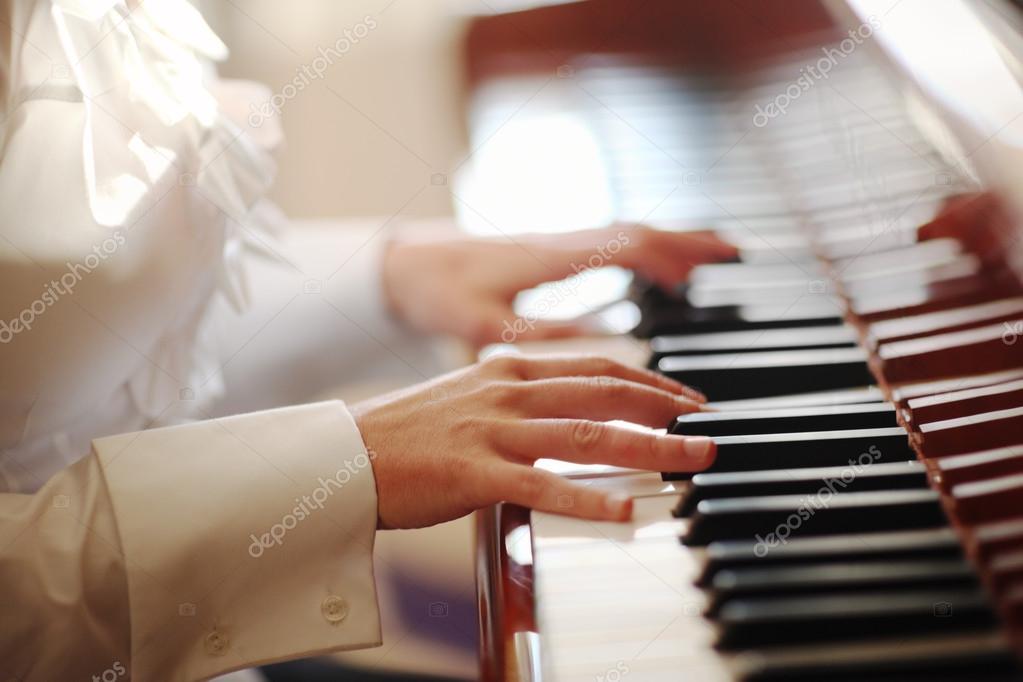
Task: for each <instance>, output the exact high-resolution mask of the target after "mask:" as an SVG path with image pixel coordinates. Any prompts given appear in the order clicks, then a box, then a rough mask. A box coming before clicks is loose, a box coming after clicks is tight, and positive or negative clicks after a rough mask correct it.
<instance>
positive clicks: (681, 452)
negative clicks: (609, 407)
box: [494, 419, 717, 471]
mask: <svg viewBox="0 0 1023 682" xmlns="http://www.w3.org/2000/svg"><path fill="white" fill-rule="evenodd" d="M494 446H495V447H496V448H497V449H498V450H499V451H500V452H501V453H502V454H503V455H505V456H508V457H512V458H514V459H517V460H520V461H523V462H530V463H532V462H534V461H536V460H537V459H539V458H541V457H550V458H553V459H561V460H565V461H568V462H577V463H579V464H609V465H611V466H619V467H627V468H630V469H647V470H650V471H702V470H703V469H706V468H707V467H708V466H710V465H711V464H712V463H713V462H714V456H715V454H716V451H717V448H716V446H715V445H714V441H712V440H711V439H710V438H707V437H706V436H675V435H665V434H661V433H656V432H653V431H639V430H636V429H630V428H627V427H624V426H620V425H617V424H606V423H604V422H596V421H587V420H577V419H526V420H521V421H518V422H514V423H513V424H512V425H509V426H508V427H507V428H504V429H500V430H499V431H497V432H496V433H495V434H494Z"/></svg>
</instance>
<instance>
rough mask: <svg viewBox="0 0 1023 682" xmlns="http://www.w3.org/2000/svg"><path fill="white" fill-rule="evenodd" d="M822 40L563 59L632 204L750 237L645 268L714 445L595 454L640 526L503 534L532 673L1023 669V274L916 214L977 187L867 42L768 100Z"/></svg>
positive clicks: (974, 674) (649, 294)
mask: <svg viewBox="0 0 1023 682" xmlns="http://www.w3.org/2000/svg"><path fill="white" fill-rule="evenodd" d="M832 47H835V46H832ZM812 54H814V55H819V48H818V49H815V50H814V52H813V53H812ZM808 59H809V56H808V54H807V53H806V52H802V51H800V52H795V53H792V54H789V55H786V56H785V57H784V58H781V59H777V60H775V61H773V62H772V63H770V64H768V65H766V66H761V67H759V68H757V69H753V70H750V71H748V72H746V73H744V74H742V75H741V76H736V75H734V74H730V75H729V76H728V77H727V78H724V79H715V78H709V77H707V75H706V74H700V75H696V74H693V73H690V72H684V71H680V70H673V69H671V68H669V67H662V66H650V65H635V64H633V65H629V64H613V65H602V66H599V67H593V68H589V69H580V70H577V71H576V72H575V73H574V75H573V78H574V79H575V80H576V82H577V84H578V86H579V87H580V88H581V89H582V90H583V91H584V92H585V93H586V95H587V96H586V97H583V98H581V99H580V100H579V101H578V102H577V104H576V105H575V106H577V110H576V111H575V112H574V113H575V115H577V116H578V117H579V118H580V120H585V121H587V122H588V124H589V125H591V126H592V127H593V129H594V130H596V131H598V134H597V136H598V137H599V139H600V140H601V141H602V148H601V157H602V158H603V159H604V164H605V165H606V169H607V174H608V177H609V178H610V181H609V184H610V187H611V193H612V195H613V201H612V205H613V207H614V212H615V216H616V217H617V218H618V219H620V220H623V221H632V222H644V223H650V224H654V225H662V226H673V227H675V228H676V229H680V225H681V224H682V221H685V224H687V225H689V224H692V225H693V226H695V227H702V226H714V227H715V228H716V229H717V230H718V231H719V233H721V234H722V235H724V236H725V237H726V238H728V239H730V240H732V241H734V242H735V243H737V244H739V245H740V251H741V259H740V262H735V263H724V264H718V265H708V266H701V267H699V268H697V269H696V270H695V271H694V272H693V276H692V278H691V280H690V282H688V283H687V284H686V285H685V286H682V287H679V289H678V290H677V291H673V292H665V291H662V290H659V289H656V288H653V287H650V286H647V285H644V284H643V283H641V282H638V283H635V284H634V287H633V300H634V301H635V303H636V305H637V306H638V308H639V311H640V322H639V324H638V326H637V327H636V328H635V329H634V330H633V333H634V334H635V335H636V336H639V337H641V338H643V339H646V341H647V343H648V344H649V351H650V352H649V355H648V366H649V367H651V368H652V369H655V370H657V371H659V372H661V373H663V374H665V375H668V376H671V377H672V378H675V379H678V380H679V381H682V382H684V383H686V384H689V385H691V386H693V387H695V388H697V389H700V390H701V391H703V392H704V393H705V394H706V395H707V396H708V397H709V398H710V400H711V407H713V408H714V409H715V411H713V412H702V413H697V414H689V415H683V416H680V417H679V418H678V419H676V420H675V422H674V423H673V424H671V425H669V430H671V431H672V432H674V433H680V434H700V435H707V436H710V437H711V438H713V439H714V440H715V441H716V442H717V445H718V456H717V459H716V461H715V462H714V464H713V465H712V466H711V467H710V468H709V469H708V470H707V471H705V472H701V473H698V474H695V475H680V474H664V475H663V476H662V480H657V478H656V475H655V474H644V473H639V472H631V471H601V472H598V473H593V472H579V473H577V474H576V476H577V477H578V478H580V480H584V481H586V482H588V483H589V484H590V485H595V486H601V487H612V488H616V489H619V490H625V491H627V492H629V493H630V494H632V495H633V496H634V497H635V499H636V519H635V520H634V522H633V524H632V525H631V526H628V527H624V528H623V527H616V526H614V525H613V524H593V523H586V522H581V521H575V520H571V519H563V518H559V517H555V516H551V515H545V514H533V516H532V521H531V523H530V524H529V526H528V531H529V532H528V533H525V534H520V535H519V536H518V539H517V543H518V546H517V547H516V545H515V543H514V542H512V538H511V536H508V539H507V541H508V542H509V543H511V544H509V546H508V548H507V549H508V552H509V554H512V555H513V556H512V559H514V560H519V561H521V563H523V564H524V565H527V566H531V567H532V573H531V579H532V580H533V581H534V583H533V591H532V596H533V598H534V600H535V602H534V609H535V619H536V623H535V625H536V628H537V630H538V631H539V633H540V635H539V638H537V639H528V638H527V639H524V640H521V641H518V642H517V644H516V652H515V653H516V654H517V655H519V656H523V657H524V658H522V659H521V660H520V661H519V663H520V665H519V666H518V669H519V677H520V679H536V680H539V679H543V680H554V681H556V682H567V681H575V680H593V679H598V680H600V679H637V680H639V679H642V680H669V679H670V680H680V679H692V680H825V679H826V680H863V679H871V680H917V679H919V680H1007V679H1018V678H1020V677H1021V672H1020V667H1019V662H1018V659H1017V652H1018V651H1019V647H1018V646H1014V642H1017V641H1018V640H1017V639H1016V638H1017V637H1018V635H1019V624H1020V623H1021V622H1023V621H1021V618H1020V617H1021V614H1023V346H1021V345H1017V344H1016V343H1015V339H1014V337H1012V330H1013V329H1015V328H1016V327H1017V326H1018V325H1019V324H1020V322H1019V321H1020V320H1021V319H1023V297H1021V294H1023V291H1021V290H1020V289H1021V287H1020V285H1019V282H1018V280H1017V279H1016V278H1015V277H1013V276H1011V275H1010V274H1009V273H1008V271H1007V270H1006V268H1005V267H1004V264H1001V263H998V262H995V261H992V259H991V258H990V256H989V254H984V253H978V252H976V251H975V250H974V249H973V245H972V243H967V242H966V241H961V240H959V239H957V238H956V237H954V236H953V237H942V238H934V239H921V238H920V237H919V233H918V228H919V227H920V225H922V224H923V223H925V222H927V221H928V220H930V219H932V218H933V217H935V216H936V215H937V214H938V213H939V212H940V210H941V207H942V206H943V205H944V202H945V201H946V200H947V199H948V198H949V197H950V196H952V195H954V194H958V193H963V192H967V191H977V189H978V188H976V187H974V186H972V185H971V181H970V180H968V179H967V178H964V177H962V176H961V174H960V172H958V171H957V170H956V168H955V167H953V166H951V165H950V164H948V163H947V162H946V161H945V160H944V159H943V157H942V156H941V155H940V154H939V153H938V152H937V151H936V150H935V149H934V148H933V147H931V146H930V145H929V143H928V142H927V141H926V140H925V138H924V137H923V136H922V135H921V134H920V132H919V130H918V128H917V126H916V124H915V123H914V122H913V121H912V120H911V119H910V117H909V115H908V114H907V112H906V110H905V108H904V107H903V105H902V98H901V96H900V93H899V91H898V89H897V88H896V87H895V86H894V85H892V84H891V83H890V82H889V81H888V80H887V76H886V74H885V73H883V72H882V71H881V70H879V68H878V66H877V65H876V64H875V63H874V61H873V60H872V58H871V57H870V55H869V54H867V52H866V51H863V52H856V53H853V54H851V55H849V56H848V57H847V58H846V59H845V60H843V62H842V63H841V64H840V65H838V66H837V67H836V69H835V70H833V71H832V72H831V74H830V76H829V78H828V79H827V81H826V82H824V81H822V82H819V83H816V84H815V85H814V87H813V88H812V89H811V90H810V91H808V92H804V93H802V96H801V97H800V98H798V99H795V100H793V101H792V102H791V106H790V107H789V108H788V110H787V111H786V112H785V113H784V114H779V115H777V116H776V117H773V118H770V119H768V120H766V122H764V121H763V120H757V121H754V120H753V119H752V116H753V112H754V111H755V105H757V104H762V103H763V102H766V101H770V100H771V98H773V97H775V96H776V95H777V94H778V93H782V92H785V90H786V87H787V86H788V85H789V84H790V82H791V79H792V77H793V74H798V73H799V72H800V67H801V66H803V65H804V64H806V63H807V60H808ZM560 106H564V104H563V103H562V104H561V105H560ZM762 122H763V125H760V124H761V123H762ZM523 543H525V544H526V545H528V547H525V548H524V547H522V544H523ZM516 554H524V555H525V556H524V557H518V556H514V555H516ZM537 651H539V654H537ZM530 656H537V658H536V659H535V660H533V659H531V658H530ZM530 661H533V662H530ZM536 661H539V663H537V662H536ZM523 671H525V672H523Z"/></svg>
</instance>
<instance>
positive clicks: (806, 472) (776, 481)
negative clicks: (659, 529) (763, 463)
mask: <svg viewBox="0 0 1023 682" xmlns="http://www.w3.org/2000/svg"><path fill="white" fill-rule="evenodd" d="M822 488H828V489H829V490H833V491H834V492H848V493H853V492H866V491H870V490H915V489H920V490H926V489H927V488H928V484H927V470H926V468H925V467H924V465H923V463H921V462H918V461H917V460H910V461H906V462H887V463H883V464H872V465H870V466H869V467H865V468H863V469H862V470H861V471H859V472H854V471H853V469H852V468H851V467H849V466H848V465H846V466H837V467H809V468H805V469H769V470H767V471H735V472H724V473H717V474H696V475H695V476H693V481H692V485H691V486H690V487H689V489H688V490H686V491H684V492H683V493H682V496H681V498H680V499H679V503H678V506H677V507H676V508H675V510H674V512H673V513H674V514H675V516H689V515H690V514H692V513H693V512H694V511H696V506H697V505H698V504H699V503H700V502H702V501H703V500H714V499H724V498H736V497H764V496H769V495H812V494H814V493H816V492H818V491H819V490H821V489H822Z"/></svg>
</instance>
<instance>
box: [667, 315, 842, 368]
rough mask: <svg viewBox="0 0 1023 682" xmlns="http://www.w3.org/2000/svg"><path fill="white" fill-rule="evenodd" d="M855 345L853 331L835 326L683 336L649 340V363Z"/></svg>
mask: <svg viewBox="0 0 1023 682" xmlns="http://www.w3.org/2000/svg"><path fill="white" fill-rule="evenodd" d="M856 344H857V335H856V330H855V329H853V328H852V327H850V326H848V325H842V324H835V325H826V326H821V327H802V328H795V329H791V328H790V329H760V330H753V331H738V332H722V333H718V334H682V335H674V336H655V337H654V338H652V339H650V350H651V351H652V352H653V357H652V360H651V363H652V365H653V366H656V364H657V361H658V360H660V359H661V358H663V357H666V356H668V355H707V354H720V353H728V352H750V351H766V350H773V351H782V350H799V349H804V348H850V347H853V346H855V345H856Z"/></svg>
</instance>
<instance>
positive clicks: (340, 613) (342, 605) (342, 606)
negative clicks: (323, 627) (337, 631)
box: [320, 594, 348, 625]
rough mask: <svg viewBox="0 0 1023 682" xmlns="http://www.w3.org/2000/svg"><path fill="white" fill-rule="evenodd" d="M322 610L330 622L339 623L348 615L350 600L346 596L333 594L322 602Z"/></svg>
mask: <svg viewBox="0 0 1023 682" xmlns="http://www.w3.org/2000/svg"><path fill="white" fill-rule="evenodd" d="M320 612H321V613H322V614H323V617H324V618H326V619H327V622H328V623H331V624H334V625H337V624H338V623H340V622H341V621H343V620H344V619H345V618H347V617H348V602H346V601H345V600H344V598H342V597H339V596H337V595H336V594H332V595H330V596H329V597H327V598H326V599H324V600H323V603H321V604H320Z"/></svg>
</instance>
